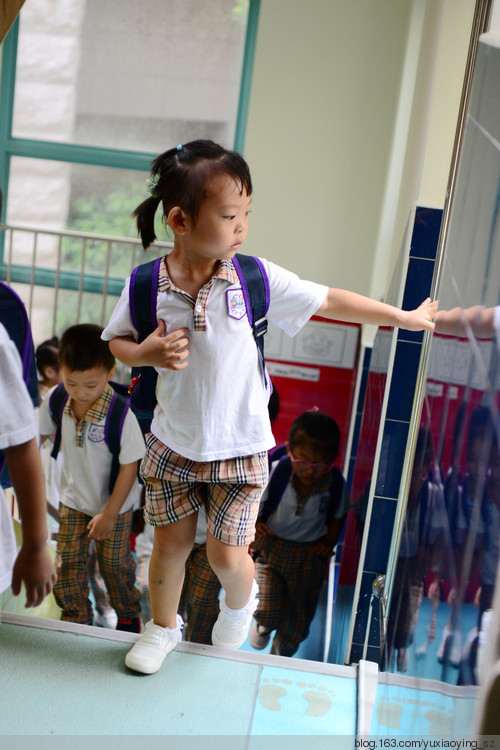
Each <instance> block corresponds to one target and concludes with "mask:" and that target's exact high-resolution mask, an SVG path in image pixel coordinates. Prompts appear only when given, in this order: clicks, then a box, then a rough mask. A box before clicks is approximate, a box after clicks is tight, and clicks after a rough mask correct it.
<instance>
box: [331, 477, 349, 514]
mask: <svg viewBox="0 0 500 750" xmlns="http://www.w3.org/2000/svg"><path fill="white" fill-rule="evenodd" d="M345 484H346V481H345V478H344V475H343V474H342V472H341V471H340V469H337V467H336V466H334V467H333V469H332V483H331V485H330V505H329V507H328V517H329V518H332V517H333V516H334V515H335V513H336V512H337V508H338V507H339V505H340V503H341V502H342V496H343V493H344V487H345Z"/></svg>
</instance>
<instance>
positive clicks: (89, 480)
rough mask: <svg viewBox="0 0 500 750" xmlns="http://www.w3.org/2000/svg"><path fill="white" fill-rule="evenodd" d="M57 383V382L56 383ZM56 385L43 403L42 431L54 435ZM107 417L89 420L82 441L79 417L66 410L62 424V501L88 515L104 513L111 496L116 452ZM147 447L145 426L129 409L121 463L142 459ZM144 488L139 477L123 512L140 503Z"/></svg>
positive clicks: (123, 429) (41, 409)
mask: <svg viewBox="0 0 500 750" xmlns="http://www.w3.org/2000/svg"><path fill="white" fill-rule="evenodd" d="M55 387H57V386H55ZM53 390H54V389H53V388H52V389H51V390H50V391H49V393H48V394H47V396H46V397H45V398H44V400H43V401H42V404H41V406H40V434H41V435H51V434H52V433H53V432H55V429H56V425H55V423H54V421H53V420H52V417H51V414H50V409H49V401H50V395H51V393H52V391H53ZM105 422H106V417H104V418H103V419H101V420H100V421H98V422H85V423H84V427H83V439H82V445H81V446H79V445H77V443H76V439H75V425H76V423H75V421H74V420H73V419H72V418H71V417H70V416H68V415H67V414H66V413H64V414H63V417H62V425H61V453H62V471H61V485H60V488H59V498H60V501H61V502H62V503H63V504H64V505H66V506H68V508H73V509H74V510H78V511H80V512H81V513H85V514H87V515H88V516H92V517H93V516H95V515H97V514H98V513H101V512H102V511H103V510H104V507H105V506H106V503H107V502H108V500H109V477H110V473H111V462H112V454H111V452H110V450H109V448H108V446H107V445H106V443H105V441H104V425H105ZM145 451H146V447H145V444H144V438H143V436H142V432H141V428H140V427H139V424H138V422H137V419H136V417H135V415H134V414H132V412H131V411H130V410H129V411H128V412H127V414H126V416H125V420H124V422H123V428H122V434H121V444H120V455H119V461H120V464H130V463H132V462H133V461H139V460H140V459H142V457H143V456H144V453H145ZM140 494H141V488H140V484H139V481H138V480H137V479H136V481H135V483H134V485H133V487H132V489H131V490H130V492H129V494H128V496H127V499H126V500H125V502H124V503H123V505H122V507H121V509H120V513H125V511H127V510H130V508H132V507H134V506H137V507H138V505H139V501H140Z"/></svg>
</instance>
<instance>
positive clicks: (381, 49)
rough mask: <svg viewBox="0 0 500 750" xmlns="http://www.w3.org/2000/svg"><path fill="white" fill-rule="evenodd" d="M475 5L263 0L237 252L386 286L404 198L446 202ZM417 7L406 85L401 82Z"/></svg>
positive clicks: (406, 203) (370, 290)
mask: <svg viewBox="0 0 500 750" xmlns="http://www.w3.org/2000/svg"><path fill="white" fill-rule="evenodd" d="M474 5H475V2H474V0H414V2H413V1H412V0H377V2H376V3H372V2H367V0H350V2H349V3H346V2H345V0H309V1H308V2H307V3H304V2H303V1H302V0H262V2H261V17H260V24H259V33H258V41H257V49H256V59H255V67H254V77H253V86H252V93H251V99H250V109H249V122H248V130H247V139H246V146H245V155H246V157H247V158H248V161H249V163H250V166H251V169H252V174H253V178H254V191H255V192H254V211H253V215H252V220H251V228H250V233H249V238H248V240H247V251H252V252H258V253H261V254H263V255H265V256H267V257H269V258H270V259H272V260H275V261H277V262H278V263H281V264H283V265H285V266H287V267H289V268H291V269H292V270H295V271H296V272H297V273H299V274H300V275H303V276H307V277H309V278H313V279H315V280H320V281H325V282H327V283H329V284H330V285H332V286H341V287H346V288H350V289H353V290H355V291H358V292H361V293H364V294H371V295H372V296H382V295H383V293H384V291H385V288H386V287H387V283H388V280H389V278H390V271H391V265H392V262H393V261H392V258H393V254H394V251H395V248H396V249H397V248H399V245H400V243H401V240H402V236H403V231H404V226H405V223H406V220H407V217H408V213H409V207H410V205H411V202H412V201H413V200H417V199H419V198H420V199H422V200H426V201H431V202H433V203H438V204H440V205H442V204H443V202H444V196H445V189H446V184H447V179H448V172H449V164H450V159H451V152H452V146H453V139H454V133H455V125H456V118H457V114H458V106H459V101H460V93H461V87H462V81H463V71H464V67H465V60H466V56H467V48H468V41H469V35H470V19H471V18H472V13H473V9H474ZM422 7H423V8H424V11H425V18H423V19H422V17H421V14H420V22H421V24H422V29H421V38H420V40H419V42H418V44H416V46H415V49H416V53H415V54H417V58H416V59H415V60H413V65H414V68H415V83H416V88H415V91H410V92H408V90H405V89H403V90H402V91H401V90H400V84H401V81H402V76H403V73H404V70H405V62H406V63H407V64H408V61H407V60H406V59H405V52H406V48H407V44H408V42H409V40H411V39H412V35H413V36H414V35H415V33H417V32H418V30H417V31H416V30H415V28H411V23H412V22H413V23H416V21H415V18H416V17H418V16H419V13H418V11H419V9H420V8H422ZM417 20H418V19H417ZM429 55H431V57H429ZM429 59H431V60H432V61H433V64H432V65H430V64H429ZM401 97H406V100H407V101H406V103H405V105H404V106H406V107H410V112H409V117H407V124H406V128H407V130H406V134H405V138H407V139H408V141H407V143H406V146H405V148H403V149H402V151H401V154H400V155H399V157H398V158H400V159H403V160H404V161H403V162H402V169H400V179H401V180H402V182H401V185H399V186H398V189H397V192H396V195H397V196H402V197H401V198H399V197H398V205H397V206H396V205H395V203H394V200H390V201H389V203H388V208H387V205H386V211H387V210H389V213H390V214H391V215H390V216H389V222H388V226H389V227H390V232H389V236H388V237H387V236H383V238H382V241H380V238H379V234H380V229H381V221H382V218H383V209H384V197H385V195H386V192H387V188H388V185H387V179H388V177H389V163H390V157H391V147H392V143H393V136H394V129H395V127H396V122H397V117H398V111H399V110H398V105H399V104H400V100H401ZM423 107H424V108H425V111H423V109H422V108H423ZM399 113H400V112H399ZM400 114H401V113H400ZM417 122H418V123H419V127H416V124H415V123H417ZM412 128H413V129H412ZM419 128H420V129H419ZM421 128H425V130H426V137H425V138H423V139H422V131H421ZM434 144H437V145H434ZM431 145H432V147H433V149H434V153H432V151H431V152H430V153H429V157H428V158H427V159H426V156H427V153H428V151H427V149H428V148H430V146H431ZM436 150H437V152H438V156H439V158H437V156H436ZM400 166H401V165H400ZM401 174H402V176H401ZM421 185H422V186H424V189H423V190H421ZM389 187H391V186H389ZM385 231H386V233H387V230H385ZM391 232H392V235H393V236H392V235H391Z"/></svg>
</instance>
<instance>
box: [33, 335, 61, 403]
mask: <svg viewBox="0 0 500 750" xmlns="http://www.w3.org/2000/svg"><path fill="white" fill-rule="evenodd" d="M35 357H36V368H37V370H38V377H39V379H38V395H39V396H40V401H42V400H43V399H44V398H45V396H46V395H47V393H48V391H50V389H51V388H53V387H54V386H55V385H58V384H59V383H60V382H61V373H60V370H59V339H58V338H57V336H52V338H51V339H47V340H46V341H42V343H41V344H39V345H38V346H37V348H36V351H35Z"/></svg>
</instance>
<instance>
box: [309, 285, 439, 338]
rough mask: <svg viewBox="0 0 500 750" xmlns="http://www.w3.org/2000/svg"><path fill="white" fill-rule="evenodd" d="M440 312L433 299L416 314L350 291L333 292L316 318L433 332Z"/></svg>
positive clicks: (329, 292)
mask: <svg viewBox="0 0 500 750" xmlns="http://www.w3.org/2000/svg"><path fill="white" fill-rule="evenodd" d="M437 308H438V303H437V301H436V302H432V301H431V299H430V298H429V297H428V298H427V299H426V300H424V302H422V304H421V305H420V306H419V307H417V309H416V310H400V309H399V308H398V307H393V305H388V304H386V303H385V302H379V301H378V300H374V299H371V298H370V297H364V296H363V295H362V294H356V292H349V291H347V290H346V289H329V290H328V293H327V295H326V299H325V301H324V302H323V304H322V305H321V307H320V308H319V310H318V311H317V313H316V314H317V315H321V316H323V317H324V318H333V319H334V320H345V321H348V322H350V323H369V324H373V325H379V326H395V327H397V328H405V329H407V330H408V331H421V330H422V329H426V330H428V331H433V330H434V323H433V322H432V318H433V317H434V316H435V315H436V312H437Z"/></svg>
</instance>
